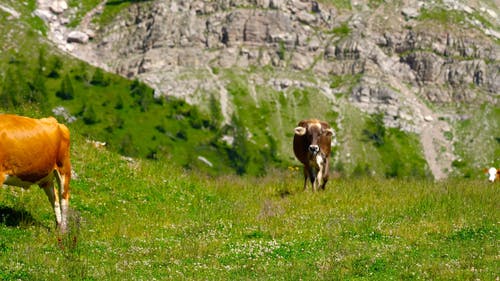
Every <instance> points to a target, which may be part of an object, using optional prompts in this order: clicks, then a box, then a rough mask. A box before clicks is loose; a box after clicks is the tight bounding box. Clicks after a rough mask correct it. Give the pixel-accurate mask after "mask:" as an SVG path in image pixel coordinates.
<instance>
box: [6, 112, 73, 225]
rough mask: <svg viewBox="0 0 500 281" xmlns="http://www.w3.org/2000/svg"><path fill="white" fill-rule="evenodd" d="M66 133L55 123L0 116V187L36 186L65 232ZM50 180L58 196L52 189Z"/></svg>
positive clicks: (68, 177)
mask: <svg viewBox="0 0 500 281" xmlns="http://www.w3.org/2000/svg"><path fill="white" fill-rule="evenodd" d="M69 143H70V139H69V130H68V128H67V127H66V126H64V125H62V124H59V123H58V122H57V120H56V119H54V118H52V117H50V118H43V119H31V118H27V117H21V116H16V115H8V114H0V184H6V185H12V186H19V187H22V188H26V189H27V188H29V187H30V186H31V185H35V184H36V185H38V186H40V187H41V188H43V190H44V191H45V193H46V194H47V197H48V198H49V201H50V204H51V205H52V208H53V209H54V212H55V216H56V223H57V226H58V227H59V228H60V230H61V232H66V226H67V217H68V205H69V181H70V178H71V163H70V159H69V154H70V151H69ZM54 177H55V178H56V180H57V184H58V185H59V189H60V192H58V190H57V188H56V187H55V186H54Z"/></svg>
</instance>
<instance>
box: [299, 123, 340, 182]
mask: <svg viewBox="0 0 500 281" xmlns="http://www.w3.org/2000/svg"><path fill="white" fill-rule="evenodd" d="M332 135H333V129H332V128H331V127H330V125H328V123H327V122H324V121H320V120H317V119H308V120H302V121H300V122H299V125H298V127H296V128H295V135H294V137H293V152H294V153H295V156H296V157H297V159H298V160H299V161H300V162H302V164H304V177H305V179H304V189H306V188H307V179H308V178H309V179H310V181H311V184H312V190H313V191H316V190H317V189H318V188H321V189H325V185H326V183H327V182H328V173H329V161H330V151H331V142H332Z"/></svg>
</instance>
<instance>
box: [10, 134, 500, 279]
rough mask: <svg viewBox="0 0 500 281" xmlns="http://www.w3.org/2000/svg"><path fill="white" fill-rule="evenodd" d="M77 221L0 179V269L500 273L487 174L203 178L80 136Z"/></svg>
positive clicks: (252, 274)
mask: <svg viewBox="0 0 500 281" xmlns="http://www.w3.org/2000/svg"><path fill="white" fill-rule="evenodd" d="M74 139H75V140H74V142H73V146H72V161H73V168H74V170H75V172H76V175H77V176H76V177H75V179H74V180H73V181H72V184H71V188H72V197H71V210H72V211H71V223H70V224H71V229H70V232H69V233H68V234H67V235H65V236H63V237H59V239H60V240H61V242H58V236H59V235H58V234H57V233H56V231H55V228H54V222H53V218H54V217H53V212H52V210H51V208H50V207H49V203H48V201H47V198H46V196H45V194H44V192H43V191H42V190H40V189H39V188H38V187H32V188H31V189H29V190H27V191H22V190H21V189H19V188H11V187H7V188H3V189H1V190H0V280H229V279H237V280H270V279H272V280H301V279H302V280H498V278H499V277H500V260H499V253H500V246H499V241H500V231H499V222H500V212H499V211H500V210H499V202H500V200H499V199H500V195H499V193H498V185H492V184H488V183H487V182H486V181H485V180H450V181H445V182H439V183H434V182H431V181H406V180H388V179H376V178H360V179H332V180H331V181H330V182H329V183H328V185H327V189H326V190H325V191H323V192H318V193H312V192H311V191H310V190H308V191H303V190H302V172H301V171H300V170H299V169H298V168H297V167H290V169H289V170H288V171H271V172H270V173H269V174H268V175H267V176H265V177H250V176H248V177H236V176H218V177H209V176H204V175H202V174H199V173H196V172H194V171H184V170H181V169H180V168H176V167H175V166H172V165H171V164H169V163H167V162H164V161H150V160H137V161H129V160H126V159H124V158H122V157H121V156H119V155H118V154H115V153H112V152H108V151H106V150H104V149H97V148H94V147H93V146H92V145H90V144H87V143H86V142H85V141H84V140H83V139H82V138H81V137H78V136H74Z"/></svg>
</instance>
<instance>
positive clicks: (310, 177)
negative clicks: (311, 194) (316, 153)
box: [308, 167, 316, 191]
mask: <svg viewBox="0 0 500 281" xmlns="http://www.w3.org/2000/svg"><path fill="white" fill-rule="evenodd" d="M314 170H315V169H314V168H313V167H309V170H308V172H309V179H310V180H311V188H312V191H314V182H315V181H316V173H315V172H314Z"/></svg>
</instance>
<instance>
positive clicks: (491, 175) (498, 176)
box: [484, 167, 500, 182]
mask: <svg viewBox="0 0 500 281" xmlns="http://www.w3.org/2000/svg"><path fill="white" fill-rule="evenodd" d="M484 173H485V174H487V175H488V181H490V182H495V181H500V169H497V168H495V167H491V168H489V169H484Z"/></svg>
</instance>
